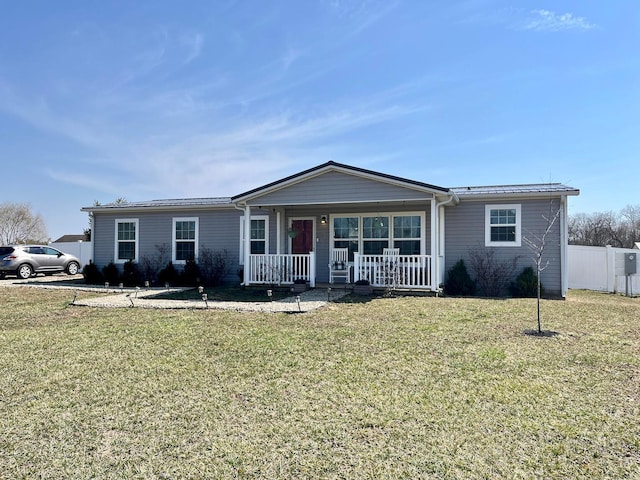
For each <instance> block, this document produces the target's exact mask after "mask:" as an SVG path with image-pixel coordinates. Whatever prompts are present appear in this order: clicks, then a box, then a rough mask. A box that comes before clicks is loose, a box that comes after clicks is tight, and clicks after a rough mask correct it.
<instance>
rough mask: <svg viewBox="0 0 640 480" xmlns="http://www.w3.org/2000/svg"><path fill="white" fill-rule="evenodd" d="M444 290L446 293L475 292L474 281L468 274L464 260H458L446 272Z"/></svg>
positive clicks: (471, 293) (463, 293) (468, 293)
mask: <svg viewBox="0 0 640 480" xmlns="http://www.w3.org/2000/svg"><path fill="white" fill-rule="evenodd" d="M444 291H445V293H446V294H447V295H473V294H474V293H475V292H476V282H474V281H473V279H472V278H471V277H470V276H469V272H467V266H466V265H465V264H464V260H462V259H460V260H458V262H457V263H456V264H455V265H454V266H453V267H451V268H450V269H449V271H448V272H447V280H446V281H445V282H444Z"/></svg>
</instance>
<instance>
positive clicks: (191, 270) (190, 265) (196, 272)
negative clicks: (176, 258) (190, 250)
mask: <svg viewBox="0 0 640 480" xmlns="http://www.w3.org/2000/svg"><path fill="white" fill-rule="evenodd" d="M198 284H200V267H198V264H197V263H196V262H194V261H193V260H187V263H185V264H184V269H183V270H182V273H181V274H180V285H182V286H185V287H196V286H198Z"/></svg>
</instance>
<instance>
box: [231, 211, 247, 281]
mask: <svg viewBox="0 0 640 480" xmlns="http://www.w3.org/2000/svg"><path fill="white" fill-rule="evenodd" d="M233 206H234V207H235V209H236V210H240V211H241V212H243V213H244V244H243V245H242V252H243V257H244V267H243V272H244V274H243V276H242V284H241V285H249V281H248V279H249V278H251V263H250V262H249V260H250V258H251V242H250V241H249V238H250V237H251V207H250V206H249V205H247V204H245V205H244V208H242V207H239V206H238V205H236V204H235V203H234V204H233Z"/></svg>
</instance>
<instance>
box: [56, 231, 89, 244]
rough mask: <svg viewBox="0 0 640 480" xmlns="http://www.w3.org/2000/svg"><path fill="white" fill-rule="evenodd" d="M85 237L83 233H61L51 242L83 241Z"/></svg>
mask: <svg viewBox="0 0 640 480" xmlns="http://www.w3.org/2000/svg"><path fill="white" fill-rule="evenodd" d="M86 239H87V236H86V235H85V234H84V233H83V234H81V235H62V236H61V237H60V238H59V239H57V240H54V241H53V242H51V243H68V242H84V241H85V240H86Z"/></svg>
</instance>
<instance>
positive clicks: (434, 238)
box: [430, 195, 440, 291]
mask: <svg viewBox="0 0 640 480" xmlns="http://www.w3.org/2000/svg"><path fill="white" fill-rule="evenodd" d="M439 223H440V222H439V221H438V208H437V207H436V198H435V195H434V196H433V198H432V199H431V252H430V254H431V290H432V291H437V290H438V285H440V279H439V278H438V277H439V275H438V272H439V268H438V253H439V252H438V239H439V238H440V235H438V226H439Z"/></svg>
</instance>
